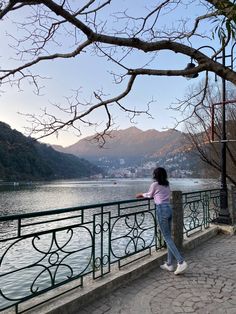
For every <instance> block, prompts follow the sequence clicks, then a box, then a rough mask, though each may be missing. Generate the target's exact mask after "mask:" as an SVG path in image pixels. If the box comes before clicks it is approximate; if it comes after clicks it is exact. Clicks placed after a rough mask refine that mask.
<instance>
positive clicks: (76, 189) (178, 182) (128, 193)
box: [0, 178, 219, 215]
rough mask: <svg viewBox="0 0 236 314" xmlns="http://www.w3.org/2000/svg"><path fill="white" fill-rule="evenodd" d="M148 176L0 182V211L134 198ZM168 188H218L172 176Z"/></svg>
mask: <svg viewBox="0 0 236 314" xmlns="http://www.w3.org/2000/svg"><path fill="white" fill-rule="evenodd" d="M151 182H152V181H151V180H150V179H148V178H147V179H117V180H114V179H110V180H99V181H91V180H90V181H79V180H63V181H52V182H46V183H45V182H42V183H35V184H34V183H33V184H32V185H31V186H8V187H3V186H1V187H0V188H1V190H0V215H6V214H13V213H14V214H16V213H25V212H34V211H43V210H48V209H58V208H66V207H74V206H81V205H87V204H95V203H101V202H112V201H119V200H127V199H132V198H135V194H136V193H139V192H146V191H147V190H148V188H149V185H150V184H151ZM170 183H171V189H172V190H181V191H197V190H203V189H210V188H217V187H219V184H218V183H217V182H216V181H215V180H209V179H171V180H170Z"/></svg>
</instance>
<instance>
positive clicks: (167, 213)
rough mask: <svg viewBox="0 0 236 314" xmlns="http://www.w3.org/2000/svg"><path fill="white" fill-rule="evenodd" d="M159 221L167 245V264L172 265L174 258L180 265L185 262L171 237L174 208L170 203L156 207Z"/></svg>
mask: <svg viewBox="0 0 236 314" xmlns="http://www.w3.org/2000/svg"><path fill="white" fill-rule="evenodd" d="M156 213H157V219H158V222H159V227H160V230H161V233H162V235H163V237H164V240H165V242H166V245H167V252H168V253H167V264H168V265H172V264H173V262H174V258H175V259H176V261H177V262H178V263H181V262H183V261H184V259H183V257H182V255H181V254H180V252H179V250H178V249H177V247H176V245H175V243H174V241H173V239H172V237H171V223H172V208H171V206H170V204H169V203H165V204H160V205H156Z"/></svg>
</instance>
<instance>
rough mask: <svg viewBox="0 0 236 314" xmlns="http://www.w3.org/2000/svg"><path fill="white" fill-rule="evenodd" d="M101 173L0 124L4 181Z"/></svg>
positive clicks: (0, 176) (0, 167)
mask: <svg viewBox="0 0 236 314" xmlns="http://www.w3.org/2000/svg"><path fill="white" fill-rule="evenodd" d="M100 172H101V169H99V168H98V167H97V166H95V165H93V164H91V163H90V162H89V161H87V160H85V159H81V158H78V157H76V156H74V155H71V154H66V153H63V152H58V151H56V150H54V149H53V148H52V147H51V146H49V145H47V144H42V143H39V142H37V141H36V140H34V139H33V138H30V137H26V136H24V135H23V134H22V133H20V132H18V131H16V130H14V129H11V127H10V126H9V125H8V124H6V123H4V122H0V179H1V180H9V181H15V180H17V181H18V180H21V181H24V180H51V179H70V178H82V177H89V176H91V175H94V174H97V173H100Z"/></svg>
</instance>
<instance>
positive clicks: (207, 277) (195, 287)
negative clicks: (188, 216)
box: [78, 234, 236, 314]
mask: <svg viewBox="0 0 236 314" xmlns="http://www.w3.org/2000/svg"><path fill="white" fill-rule="evenodd" d="M185 257H186V261H187V262H188V265H189V267H188V269H187V271H186V273H184V274H182V275H179V276H175V275H174V273H169V272H167V271H165V270H161V269H160V268H157V269H154V270H152V271H150V272H149V273H148V274H145V275H143V276H141V277H139V278H138V279H136V280H134V281H132V282H130V283H129V284H126V285H123V286H121V287H120V288H119V289H117V290H115V291H112V292H111V293H110V294H108V295H106V296H104V297H102V298H100V299H99V300H95V301H94V302H92V303H90V305H89V306H85V307H83V308H80V309H78V314H84V313H89V314H104V313H106V314H173V313H196V314H236V235H232V236H230V235H223V234H220V235H217V236H216V237H214V238H212V239H210V240H209V241H207V242H205V243H204V244H202V245H201V246H199V247H197V248H195V249H193V250H192V251H188V252H186V254H185Z"/></svg>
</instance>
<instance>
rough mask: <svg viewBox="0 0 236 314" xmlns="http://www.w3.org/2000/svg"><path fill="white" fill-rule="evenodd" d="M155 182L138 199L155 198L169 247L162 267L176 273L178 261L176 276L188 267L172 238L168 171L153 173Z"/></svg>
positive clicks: (159, 220) (160, 169) (159, 168)
mask: <svg viewBox="0 0 236 314" xmlns="http://www.w3.org/2000/svg"><path fill="white" fill-rule="evenodd" d="M153 179H154V182H153V183H152V184H151V186H150V188H149V191H148V192H147V193H139V194H137V195H136V197H137V198H142V197H148V198H154V202H155V204H156V212H157V219H158V222H159V226H160V230H161V232H162V235H163V237H164V239H165V242H166V245H167V252H168V254H167V262H165V263H164V264H163V265H161V266H160V267H161V268H162V269H165V270H168V271H174V259H176V261H177V268H176V270H175V272H174V273H175V275H178V274H181V273H183V272H184V271H185V270H186V268H187V267H188V265H187V263H186V262H185V260H184V258H183V257H182V255H181V254H180V252H179V251H178V249H177V247H176V245H175V243H174V241H173V239H172V237H171V223H172V207H171V206H170V194H171V192H170V186H169V181H168V179H167V173H166V170H165V169H164V168H162V167H158V168H156V169H155V170H154V171H153Z"/></svg>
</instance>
